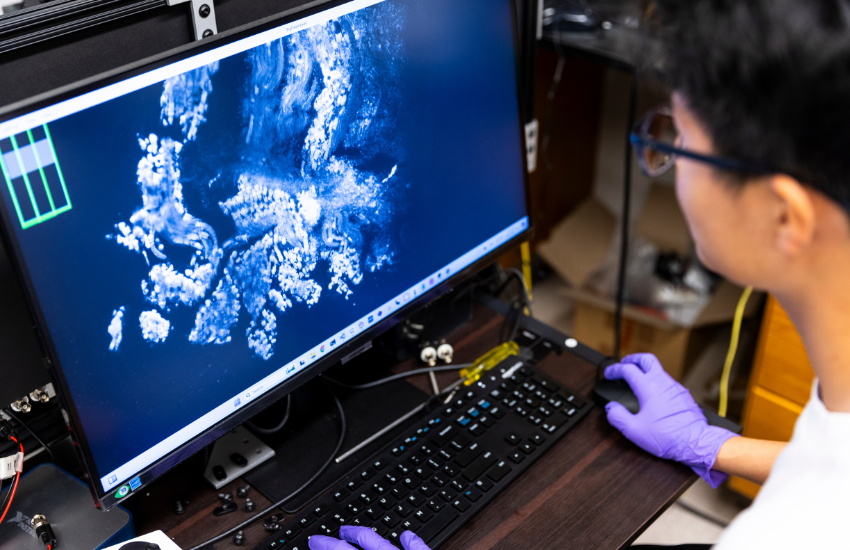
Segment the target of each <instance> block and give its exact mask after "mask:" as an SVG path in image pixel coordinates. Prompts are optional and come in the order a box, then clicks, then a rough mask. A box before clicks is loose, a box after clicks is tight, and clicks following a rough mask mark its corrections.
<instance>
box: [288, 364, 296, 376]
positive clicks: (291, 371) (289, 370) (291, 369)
mask: <svg viewBox="0 0 850 550" xmlns="http://www.w3.org/2000/svg"><path fill="white" fill-rule="evenodd" d="M293 372H295V365H292V366H291V367H289V368H287V369H286V374H292V373H293Z"/></svg>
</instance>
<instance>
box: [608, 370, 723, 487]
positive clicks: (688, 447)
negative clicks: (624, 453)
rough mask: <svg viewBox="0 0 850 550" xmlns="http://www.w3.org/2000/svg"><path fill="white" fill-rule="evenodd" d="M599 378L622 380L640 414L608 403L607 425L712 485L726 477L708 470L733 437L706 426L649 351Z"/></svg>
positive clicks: (684, 392)
mask: <svg viewBox="0 0 850 550" xmlns="http://www.w3.org/2000/svg"><path fill="white" fill-rule="evenodd" d="M605 378H607V379H609V380H620V379H624V380H625V381H626V382H628V384H629V386H631V388H632V391H634V392H635V395H636V396H637V399H638V402H639V403H640V412H638V413H637V414H632V413H630V412H629V411H628V410H627V409H626V408H625V407H624V406H622V405H621V404H619V403H617V402H614V401H612V402H611V403H608V404H607V405H606V406H605V411H606V412H607V413H608V422H610V423H611V425H612V426H614V427H615V428H617V429H618V430H620V432H621V433H622V434H623V435H624V436H626V437H627V438H628V439H629V440H631V441H632V442H633V443H634V444H636V445H637V446H638V447H640V448H641V449H643V450H645V451H646V452H648V453H650V454H653V455H655V456H657V457H660V458H666V459H670V460H675V461H678V462H681V463H683V464H686V465H688V466H690V467H691V469H693V471H694V472H696V473H697V475H699V476H700V477H701V478H703V479H704V480H705V481H706V482H708V484H709V485H711V486H712V487H717V486H718V485H720V484H721V483H723V482H724V481H726V478H727V477H729V476H728V475H727V474H724V473H722V472H717V471H714V470H712V469H711V468H712V466H714V461H715V460H716V459H717V453H718V452H719V451H720V447H722V446H723V444H724V443H726V441H728V440H729V439H730V438H732V437H735V436H736V435H737V434H735V433H733V432H730V431H729V430H725V429H723V428H718V427H716V426H709V425H708V421H706V419H705V415H704V414H702V411H701V410H700V408H699V406H697V404H696V402H695V401H694V398H693V397H691V394H690V393H689V392H688V390H687V389H685V387H684V386H682V385H681V384H679V383H678V382H676V381H675V380H673V378H672V377H671V376H670V375H669V374H667V373H666V372H665V371H664V368H663V367H662V366H661V363H659V362H658V359H657V358H656V357H655V356H654V355H652V354H649V353H636V354H634V355H629V356H627V357H624V358H623V360H622V361H621V362H620V363H617V364H615V365H611V366H610V367H608V368H607V369H605Z"/></svg>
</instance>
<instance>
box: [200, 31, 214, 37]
mask: <svg viewBox="0 0 850 550" xmlns="http://www.w3.org/2000/svg"><path fill="white" fill-rule="evenodd" d="M212 35H213V32H212V31H211V30H210V29H207V30H205V31H204V34H203V35H201V38H209V37H210V36H212Z"/></svg>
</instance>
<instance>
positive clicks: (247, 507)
mask: <svg viewBox="0 0 850 550" xmlns="http://www.w3.org/2000/svg"><path fill="white" fill-rule="evenodd" d="M256 507H257V505H256V504H254V501H253V500H251V499H250V498H249V499H247V500H246V501H245V511H246V512H253V511H254V509H255V508H256Z"/></svg>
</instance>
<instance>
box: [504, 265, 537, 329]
mask: <svg viewBox="0 0 850 550" xmlns="http://www.w3.org/2000/svg"><path fill="white" fill-rule="evenodd" d="M505 271H507V272H508V273H512V274H514V275H516V276H517V278H518V279H519V286H520V288H521V290H522V298H523V300H525V309H527V310H528V316H529V317H534V315H533V314H532V313H531V298H530V297H529V296H528V286H526V281H525V275H523V274H522V272H521V271H520V270H519V269H517V268H515V267H509V268H508V269H506V270H505Z"/></svg>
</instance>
